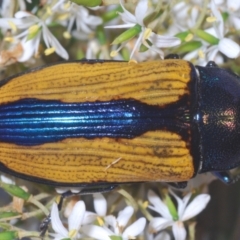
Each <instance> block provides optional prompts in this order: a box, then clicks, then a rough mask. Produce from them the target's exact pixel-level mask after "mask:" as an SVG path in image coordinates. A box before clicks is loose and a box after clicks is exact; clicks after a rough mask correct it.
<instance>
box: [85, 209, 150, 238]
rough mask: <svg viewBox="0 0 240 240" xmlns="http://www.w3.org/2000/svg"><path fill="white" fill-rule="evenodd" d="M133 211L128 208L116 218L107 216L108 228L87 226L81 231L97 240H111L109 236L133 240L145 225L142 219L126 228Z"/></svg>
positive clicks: (144, 220)
mask: <svg viewBox="0 0 240 240" xmlns="http://www.w3.org/2000/svg"><path fill="white" fill-rule="evenodd" d="M133 211H134V210H133V207H131V206H128V207H126V208H125V209H123V210H122V211H120V212H119V214H118V217H117V218H116V217H114V216H112V215H111V216H107V217H106V218H105V220H106V223H107V226H108V227H106V226H103V227H99V226H95V225H87V226H83V227H82V229H81V230H82V231H83V232H84V233H85V234H86V235H87V236H89V237H92V238H94V239H98V240H111V238H110V236H118V237H121V238H122V240H128V239H133V238H135V237H136V236H138V235H139V234H140V233H141V232H142V231H143V230H144V228H145V225H146V219H145V218H143V217H142V218H139V219H138V220H137V221H135V222H134V223H132V224H131V225H130V226H128V227H126V226H127V223H128V222H129V219H130V218H131V216H132V214H133Z"/></svg>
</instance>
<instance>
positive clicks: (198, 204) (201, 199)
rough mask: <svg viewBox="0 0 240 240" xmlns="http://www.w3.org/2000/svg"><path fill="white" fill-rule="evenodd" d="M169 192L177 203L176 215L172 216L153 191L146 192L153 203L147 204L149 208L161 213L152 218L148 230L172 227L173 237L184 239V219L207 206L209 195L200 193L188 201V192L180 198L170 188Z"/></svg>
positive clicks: (151, 231) (154, 230) (152, 231)
mask: <svg viewBox="0 0 240 240" xmlns="http://www.w3.org/2000/svg"><path fill="white" fill-rule="evenodd" d="M170 193H171V195H172V196H174V198H175V199H176V201H177V204H178V209H177V216H172V214H171V211H170V210H169V208H168V206H167V205H166V204H165V203H164V202H163V201H162V199H161V198H159V197H158V196H157V195H156V194H155V193H154V192H153V191H151V190H150V191H149V192H148V200H149V202H150V203H151V204H152V205H153V206H149V208H150V209H151V210H153V211H155V212H157V213H159V214H160V215H161V217H154V218H152V220H151V221H150V223H149V229H148V231H149V232H150V233H156V232H159V231H161V230H163V229H165V228H167V227H172V231H173V235H174V237H175V239H176V240H185V239H186V235H187V232H186V230H185V228H184V221H187V220H189V219H191V218H193V217H194V216H196V215H198V214H199V213H200V212H201V211H202V210H203V209H204V208H205V207H206V206H207V204H208V202H209V201H210V195H208V194H200V195H198V196H197V197H195V198H194V199H193V200H192V201H191V202H190V203H189V200H190V198H191V195H192V194H191V193H188V194H187V195H186V196H185V197H184V198H183V199H180V198H179V197H178V196H177V195H176V194H175V193H173V192H172V191H171V190H170ZM188 203H189V204H188Z"/></svg>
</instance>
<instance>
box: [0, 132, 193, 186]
mask: <svg viewBox="0 0 240 240" xmlns="http://www.w3.org/2000/svg"><path fill="white" fill-rule="evenodd" d="M0 149H1V152H0V162H1V163H3V164H4V165H5V166H6V167H7V168H9V169H11V170H13V171H16V172H18V173H21V174H25V175H27V176H30V177H31V176H33V177H38V178H42V179H45V180H51V181H54V182H62V183H75V184H76V183H79V184H80V183H92V182H99V181H100V182H101V181H104V182H139V181H140V182H141V181H167V182H168V181H174V182H175V181H186V180H188V179H190V178H191V177H192V176H193V174H194V166H193V159H192V156H191V154H190V152H189V150H188V148H187V146H186V143H185V142H184V141H183V140H182V139H181V137H180V136H179V135H177V134H175V133H171V132H165V131H155V132H147V133H145V134H143V135H142V136H139V137H136V138H134V139H118V140H115V139H110V138H102V139H94V140H87V139H84V138H79V139H65V140H64V141H62V142H58V143H47V144H43V145H40V146H34V147H29V146H16V145H13V144H7V143H0Z"/></svg>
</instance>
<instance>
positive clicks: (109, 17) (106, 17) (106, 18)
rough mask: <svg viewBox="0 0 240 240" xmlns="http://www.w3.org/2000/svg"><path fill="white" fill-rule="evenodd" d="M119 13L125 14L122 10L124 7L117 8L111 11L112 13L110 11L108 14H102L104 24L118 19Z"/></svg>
mask: <svg viewBox="0 0 240 240" xmlns="http://www.w3.org/2000/svg"><path fill="white" fill-rule="evenodd" d="M119 12H123V10H122V7H121V6H118V7H117V8H115V9H113V10H111V11H108V12H105V13H103V14H102V19H103V22H105V23H106V22H109V21H111V20H113V19H115V18H117V17H118V16H119V14H118V13H119Z"/></svg>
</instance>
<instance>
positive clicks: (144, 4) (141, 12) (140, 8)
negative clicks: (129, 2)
mask: <svg viewBox="0 0 240 240" xmlns="http://www.w3.org/2000/svg"><path fill="white" fill-rule="evenodd" d="M147 9H148V0H140V1H139V2H138V4H137V6H136V9H135V16H136V20H137V23H138V24H139V25H141V26H144V24H143V19H144V18H145V17H146V13H147Z"/></svg>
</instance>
